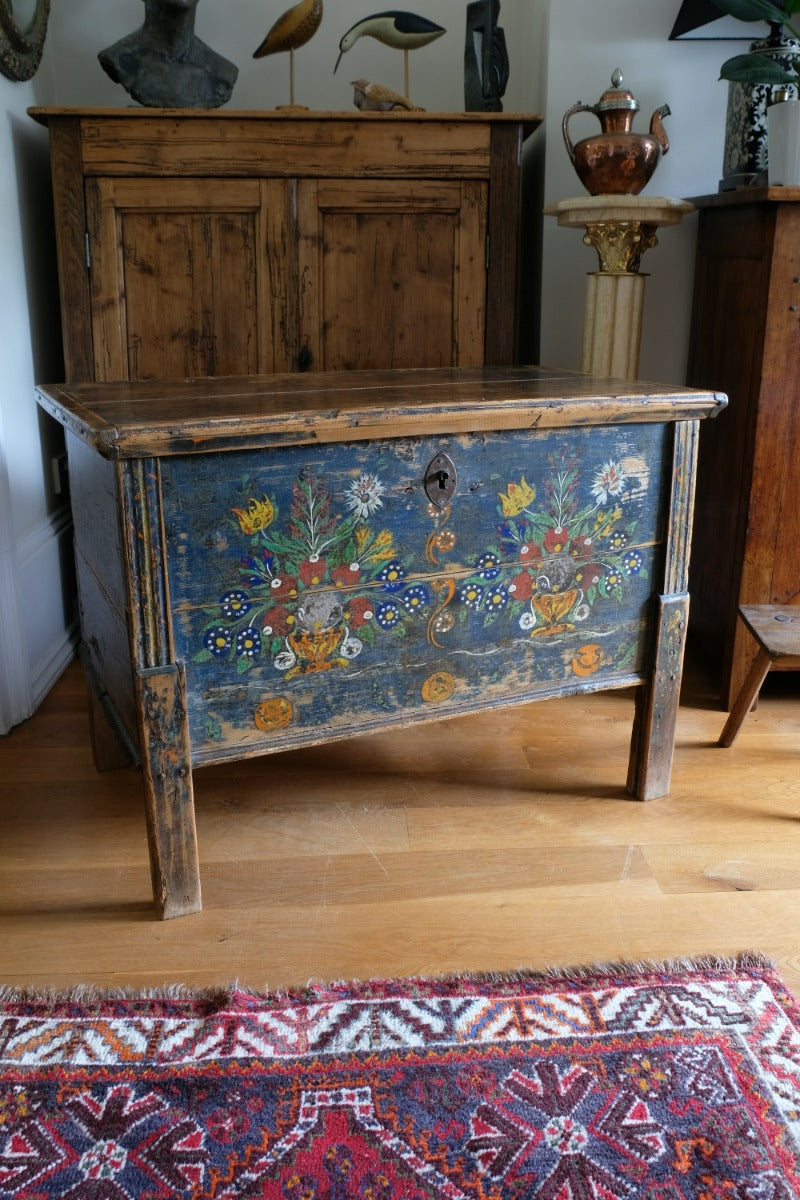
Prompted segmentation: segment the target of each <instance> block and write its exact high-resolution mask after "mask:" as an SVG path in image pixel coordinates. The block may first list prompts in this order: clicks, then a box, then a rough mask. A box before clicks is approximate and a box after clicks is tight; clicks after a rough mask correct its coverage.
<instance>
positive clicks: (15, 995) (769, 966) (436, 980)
mask: <svg viewBox="0 0 800 1200" xmlns="http://www.w3.org/2000/svg"><path fill="white" fill-rule="evenodd" d="M746 969H752V970H775V964H774V962H773V961H772V960H771V959H769V958H767V957H766V955H764V954H762V953H760V952H759V951H757V950H742V951H740V952H739V953H737V954H733V955H717V954H706V955H700V956H696V957H694V956H693V957H687V958H668V959H661V960H649V959H641V960H639V961H626V960H620V961H616V962H615V961H610V962H599V963H587V964H582V965H581V964H577V965H571V966H550V967H543V968H539V969H536V968H526V967H519V968H516V969H510V970H506V971H469V972H464V973H461V974H459V973H455V972H451V973H444V974H441V975H425V976H423V975H412V976H408V977H405V978H400V977H398V978H394V979H392V978H386V979H379V978H372V979H366V980H363V979H350V980H345V979H338V980H334V981H330V980H321V979H310V980H309V981H308V983H307V984H306V986H305V988H303V987H295V988H277V989H275V990H272V991H270V989H269V988H265V989H263V990H259V989H257V988H253V987H249V986H246V985H242V984H239V982H238V980H236V979H234V980H232V981H231V982H230V983H227V984H216V985H211V986H208V987H200V988H197V987H192V986H191V985H189V984H183V983H172V984H164V985H163V986H161V987H153V988H129V987H104V986H102V985H96V984H86V983H82V984H76V985H74V986H73V987H70V988H45V989H38V990H37V989H35V988H26V987H23V988H16V987H9V986H1V985H0V1004H25V1003H38V1004H41V1003H49V1004H83V1005H86V1004H97V1003H102V1002H104V1001H108V1000H123V1001H131V1000H137V1001H145V1002H146V1001H148V1000H153V1001H163V1000H176V1001H181V1000H186V1001H192V1002H195V1003H197V1002H201V1003H208V1004H213V1005H224V1004H225V1003H226V1002H227V1001H229V1000H230V999H231V997H232V996H233V995H234V994H237V995H245V996H252V997H254V998H262V999H270V998H274V999H286V998H289V997H292V996H302V997H305V998H308V997H310V996H313V995H315V994H317V993H321V992H331V991H338V990H341V989H351V988H353V989H355V988H359V989H363V990H366V991H369V989H370V987H382V988H386V987H387V986H391V985H392V984H393V983H397V984H400V983H402V984H404V985H406V986H407V985H415V984H416V985H418V986H420V987H424V986H428V985H433V986H438V987H447V986H450V987H463V986H464V985H469V984H475V985H477V986H480V985H481V984H492V985H498V984H514V983H533V982H537V981H546V980H548V979H552V980H559V979H560V980H572V981H575V982H580V981H581V980H583V979H591V978H593V977H596V976H605V975H613V976H616V977H619V976H623V977H624V976H630V977H635V976H638V975H648V974H653V973H658V974H669V973H677V972H682V973H684V974H686V973H691V972H693V971H697V972H700V971H720V972H722V971H735V970H746Z"/></svg>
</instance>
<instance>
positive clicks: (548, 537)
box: [544, 525, 569, 554]
mask: <svg viewBox="0 0 800 1200" xmlns="http://www.w3.org/2000/svg"><path fill="white" fill-rule="evenodd" d="M568 541H569V533H568V531H567V530H566V529H565V528H564V527H563V525H556V526H555V527H554V528H553V529H548V531H547V533H546V534H545V535H544V548H545V550H546V551H547V553H548V554H561V552H562V551H563V550H566V548H567V542H568Z"/></svg>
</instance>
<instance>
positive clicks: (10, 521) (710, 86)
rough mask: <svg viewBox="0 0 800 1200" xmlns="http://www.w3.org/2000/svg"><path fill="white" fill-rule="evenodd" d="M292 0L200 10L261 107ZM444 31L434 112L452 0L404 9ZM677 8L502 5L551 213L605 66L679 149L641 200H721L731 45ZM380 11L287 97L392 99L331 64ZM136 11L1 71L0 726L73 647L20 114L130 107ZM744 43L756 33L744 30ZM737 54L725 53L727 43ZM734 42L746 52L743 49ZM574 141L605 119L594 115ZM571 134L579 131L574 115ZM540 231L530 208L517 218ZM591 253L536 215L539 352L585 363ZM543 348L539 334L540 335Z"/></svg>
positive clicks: (680, 233) (665, 282)
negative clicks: (270, 45)
mask: <svg viewBox="0 0 800 1200" xmlns="http://www.w3.org/2000/svg"><path fill="white" fill-rule="evenodd" d="M286 7H288V3H287V0H200V3H199V6H198V11H197V26H196V29H197V33H198V35H199V36H200V37H201V38H203V39H204V40H205V41H207V42H208V43H209V45H211V46H212V47H213V48H214V49H215V50H217V51H218V52H219V53H221V54H224V55H225V56H226V57H228V58H229V59H231V60H232V61H234V62H235V63H236V64H237V65H238V66H239V78H238V80H237V83H236V86H235V88H234V92H233V96H232V98H231V101H230V103H229V105H228V107H230V108H236V109H250V108H254V109H269V108H273V107H275V106H276V105H280V104H285V103H288V100H289V63H288V56H287V55H279V56H273V57H270V58H265V59H260V60H254V59H253V58H252V52H253V50H254V49H255V48H256V46H257V45H258V44H259V42H260V41H261V40H262V38H263V36H264V34H265V33H266V32H267V30H268V29H269V27H270V26H271V25H272V24H273V23H274V21H275V20H276V19H277V17H278V16H279V15H280V14H281V13H282V12H283V11H284V9H285V8H286ZM410 7H412V8H414V9H415V11H420V12H422V13H424V15H426V16H428V17H430V18H431V19H432V20H435V21H437V22H438V23H439V24H441V25H443V26H444V27H445V28H446V30H447V33H446V35H444V36H443V37H442V38H440V39H439V40H438V41H436V42H434V43H432V44H431V45H429V46H427V47H424V48H423V49H421V50H418V51H415V52H414V53H412V54H411V56H410V74H411V95H412V99H413V100H414V101H415V102H416V103H417V104H421V105H422V106H423V107H425V108H427V109H428V110H430V111H444V112H447V111H451V112H452V111H461V110H462V108H463V46H464V14H465V2H464V0H426V3H425V5H416V4H415V5H411V6H410ZM678 8H679V0H667V2H665V0H603V2H602V3H594V4H589V3H587V2H586V0H503V2H502V7H501V13H500V24H501V26H502V28H503V29H504V30H505V34H506V41H507V44H508V50H509V57H510V63H511V76H510V82H509V86H508V90H507V92H506V96H505V99H504V107H505V109H506V111H507V112H512V111H517V112H539V113H542V114H543V115H544V117H545V122H544V125H543V127H542V128H541V129H540V130H539V131H538V132H537V133H536V134H535V135H534V138H533V140H532V144H529V157H530V159H531V161H532V163H533V167H532V170H533V171H534V173H538V175H539V188H540V194H541V196H542V198H543V200H544V202H545V203H550V202H552V201H557V200H559V199H561V198H563V197H565V196H574V195H578V194H580V192H581V188H580V184H579V182H578V179H577V176H576V175H575V173H574V171H573V168H572V165H571V163H570V162H569V160H568V158H567V154H566V151H565V149H564V146H563V142H562V139H561V118H562V116H563V114H564V112H565V111H566V109H567V108H569V107H570V106H571V105H572V104H573V103H574V102H575V101H576V100H579V99H581V100H585V101H586V102H587V103H594V102H595V101H596V100H597V99H598V98H599V96H600V94H601V93H602V92H603V91H604V90H605V88H606V87H607V86H608V84H609V80H610V76H611V72H612V71H613V69H614V68H615V67H617V66H619V67H621V68H622V70H623V72H624V74H625V81H626V84H627V85H628V86H630V87H631V88H632V89H633V90H634V92H635V93H636V95H637V97H638V99H639V101H640V104H641V113H640V114H639V115H638V117H637V122H636V125H635V128H636V129H638V130H640V131H643V130H645V129H646V128H647V125H648V123H649V114H650V112H651V111H652V110H653V109H654V108H656V107H657V106H659V105H661V104H662V103H664V102H667V103H669V105H670V107H671V109H672V116H671V117H669V118H668V119H667V121H666V126H667V130H668V133H669V136H670V139H671V141H672V148H671V150H670V152H669V154H668V155H667V156H666V157H665V158H664V159H663V161H662V163H661V164H660V165H659V167H658V170H657V172H656V175H655V177H654V179H653V180H652V181H651V183H650V185H649V186H648V192H649V193H650V194H653V195H665V196H673V197H688V196H692V195H698V194H703V193H705V192H709V191H715V190H716V188H717V183H718V178H719V174H720V165H721V161H722V140H723V125H724V109H725V102H726V91H725V85H723V84H721V83H718V82H717V75H718V69H719V64H720V63H721V62H722V59H723V58H724V57H726V56H727V54H728V53H731V52H732V48H731V44H730V43H714V42H700V41H695V42H677V43H670V42H668V40H667V36H668V33H669V29H670V27H671V25H672V22H673V20H674V17H675V15H676V13H677V10H678ZM376 9H377V10H378V11H380V6H377V5H376V6H373V5H370V4H368V3H366V0H336V2H335V3H334V0H326V9H325V16H324V18H323V22H322V26H321V28H320V30H319V32H318V33H317V35H316V36H315V37H314V38H313V40H312V41H311V42H310V43H308V45H306V46H305V47H304V48H303V49H301V50H299V51H298V52H297V54H296V101H297V102H298V103H301V104H305V105H307V106H308V107H310V108H318V109H338V110H341V109H344V110H350V109H351V107H352V88H351V80H353V79H356V78H366V79H369V80H372V81H375V82H379V83H383V84H385V85H387V86H389V87H392V88H394V89H395V90H397V91H402V87H403V56H402V54H400V53H399V52H397V51H394V50H391V49H389V48H387V47H384V46H381V45H380V44H379V43H377V42H375V41H374V40H373V39H367V38H364V39H361V40H360V41H359V42H357V43H356V44H355V46H354V47H353V48H352V50H351V51H350V52H349V53H348V54H347V55H346V56H345V57H344V58H343V60H342V63H341V66H340V67H339V70H338V72H337V74H336V75H334V74H333V67H334V64H335V62H336V57H337V53H338V43H339V39H340V38H341V36H342V34H343V33H344V32H345V31H346V30H347V29H348V28H349V27H350V25H352V24H353V23H354V22H355V21H357V20H359V19H360V18H361V17H363V16H366V15H368V14H369V13H370V12H374V11H376ZM143 15H144V7H143V4H142V0H114V3H113V4H109V3H108V0H59V2H56V3H54V4H53V6H52V10H51V15H50V28H49V31H48V37H47V42H46V45H45V53H44V59H43V62H42V65H41V67H40V69H39V72H38V73H37V75H36V76H35V78H34V80H32V81H30V82H28V83H13V82H11V81H10V80H6V79H4V78H2V77H0V112H3V113H4V114H5V120H4V121H0V154H2V161H3V163H4V165H6V169H5V170H4V171H3V172H2V173H0V212H2V214H3V218H2V222H0V278H1V279H2V281H3V286H2V288H0V329H1V330H2V335H1V340H0V731H5V730H6V729H7V728H8V726H9V725H10V724H12V723H13V722H14V721H18V720H21V719H22V718H23V717H24V716H26V715H28V714H29V713H30V712H31V711H32V710H33V708H34V707H35V706H36V704H37V703H38V702H39V700H40V699H41V698H42V696H43V695H44V693H45V692H46V690H47V688H48V687H49V686H50V685H51V684H52V682H53V681H54V679H55V678H57V675H58V672H59V671H60V669H61V668H62V666H63V664H64V662H65V661H67V659H68V657H69V655H70V653H71V650H72V638H73V634H74V625H73V623H72V622H73V615H72V612H71V610H70V606H69V605H70V601H69V596H70V581H69V572H68V569H67V568H66V567H64V565H63V564H65V563H66V562H67V561H68V559H69V550H68V542H69V532H70V531H69V519H68V514H67V513H66V512H65V511H64V509H63V506H62V505H61V504H60V501H59V497H58V496H55V495H54V494H53V489H52V483H51V479H50V459H51V458H52V456H53V455H54V454H55V453H57V451H58V439H57V433H56V431H55V427H54V426H53V424H52V422H50V421H49V419H46V418H44V417H42V416H40V415H39V413H38V411H37V408H36V404H35V401H34V398H33V382H34V379H38V380H42V381H43V380H50V381H53V380H54V379H56V378H59V377H60V371H61V366H60V359H59V340H58V317H57V300H56V286H55V268H54V257H53V240H52V216H51V213H50V211H49V184H48V168H47V139H46V133H45V132H44V131H43V130H42V129H40V128H39V127H38V126H36V125H35V124H34V123H33V122H32V121H31V120H30V119H29V118H28V117H27V116H26V109H27V107H28V106H29V105H32V104H54V105H60V106H88V107H120V106H126V105H128V104H130V103H131V100H130V97H129V96H128V95H127V93H126V92H125V91H124V90H123V89H122V88H121V87H120V86H119V85H117V84H115V83H113V82H112V81H111V80H110V79H109V78H108V76H107V75H106V74H105V73H104V71H103V70H102V68H101V67H100V64H99V63H98V61H97V54H98V52H99V51H100V50H102V49H104V48H105V47H106V46H108V45H110V44H111V43H112V42H114V41H116V40H117V39H118V38H120V37H122V36H124V35H125V34H127V33H130V32H131V31H132V30H134V29H135V28H137V27H138V26H139V25H140V24H141V22H142V19H143ZM748 32H749V31H748ZM734 45H735V44H734ZM736 48H738V47H736ZM579 119H580V120H584V119H585V120H586V122H587V124H586V132H587V133H588V132H590V131H593V130H594V129H597V128H599V125H598V124H597V122H596V120H595V119H594V118H593V117H586V118H583V117H581V118H579ZM573 133H574V135H575V136H576V137H579V136H583V134H582V133H581V130H580V127H579V126H578V125H577V122H576V124H575V126H574V128H573ZM528 220H529V221H530V222H531V223H532V225H533V226H534V228H533V231H532V237H533V240H534V242H535V241H536V238H537V236H538V229H537V228H536V226H538V224H539V222H540V216H539V213H538V211H534V212H532V213H531V214H529V217H528ZM695 221H696V218H694V217H692V218H691V219H689V220H688V221H686V222H685V223H684V225H683V226H681V227H679V228H678V229H668V230H664V231H663V232H662V234H661V235H660V245H659V246H658V247H657V248H655V249H654V250H650V251H648V253H647V255H646V256H645V260H644V270H645V271H647V272H648V273H649V274H650V279H649V280H648V283H647V294H646V301H645V317H644V331H643V344H642V354H641V366H640V374H641V376H642V378H649V379H653V380H658V381H664V382H676V383H679V382H682V381H683V378H684V370H685V361H686V349H687V343H688V328H689V315H690V313H689V310H690V300H691V277H692V260H693V249H694V236H695ZM595 268H596V256H595V254H594V251H591V250H589V249H588V248H587V247H585V246H583V245H582V242H581V239H580V236H579V234H577V233H575V232H570V231H567V230H562V229H560V228H558V226H557V225H556V223H555V220H554V219H552V218H545V220H544V228H543V254H542V298H543V303H542V323H541V351H540V361H542V362H545V363H549V364H552V365H560V366H566V367H577V366H578V364H579V360H580V341H581V328H582V323H583V303H584V289H585V275H586V273H587V272H588V271H592V270H594V269H595ZM534 341H535V339H534Z"/></svg>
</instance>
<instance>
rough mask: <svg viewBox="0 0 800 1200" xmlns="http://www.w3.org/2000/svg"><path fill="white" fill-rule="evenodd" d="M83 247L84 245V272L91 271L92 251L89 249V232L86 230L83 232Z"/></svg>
mask: <svg viewBox="0 0 800 1200" xmlns="http://www.w3.org/2000/svg"><path fill="white" fill-rule="evenodd" d="M83 245H84V250H85V253H86V270H87V271H91V269H92V251H91V250H90V248H89V230H88V229H85V230H84V232H83Z"/></svg>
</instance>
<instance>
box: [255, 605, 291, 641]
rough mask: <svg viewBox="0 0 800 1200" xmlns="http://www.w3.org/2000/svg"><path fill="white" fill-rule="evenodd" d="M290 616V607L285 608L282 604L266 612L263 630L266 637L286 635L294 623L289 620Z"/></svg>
mask: <svg viewBox="0 0 800 1200" xmlns="http://www.w3.org/2000/svg"><path fill="white" fill-rule="evenodd" d="M290 616H291V614H290V612H289V609H288V608H284V606H283V605H282V604H278V605H276V606H275V608H271V609H269V611H268V612H265V613H264V623H263V626H262V629H261V632H262V633H263V634H264V636H265V637H286V634H287V633H288V632H289V630H290V628H291V625H292V622H290V620H289V617H290Z"/></svg>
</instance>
